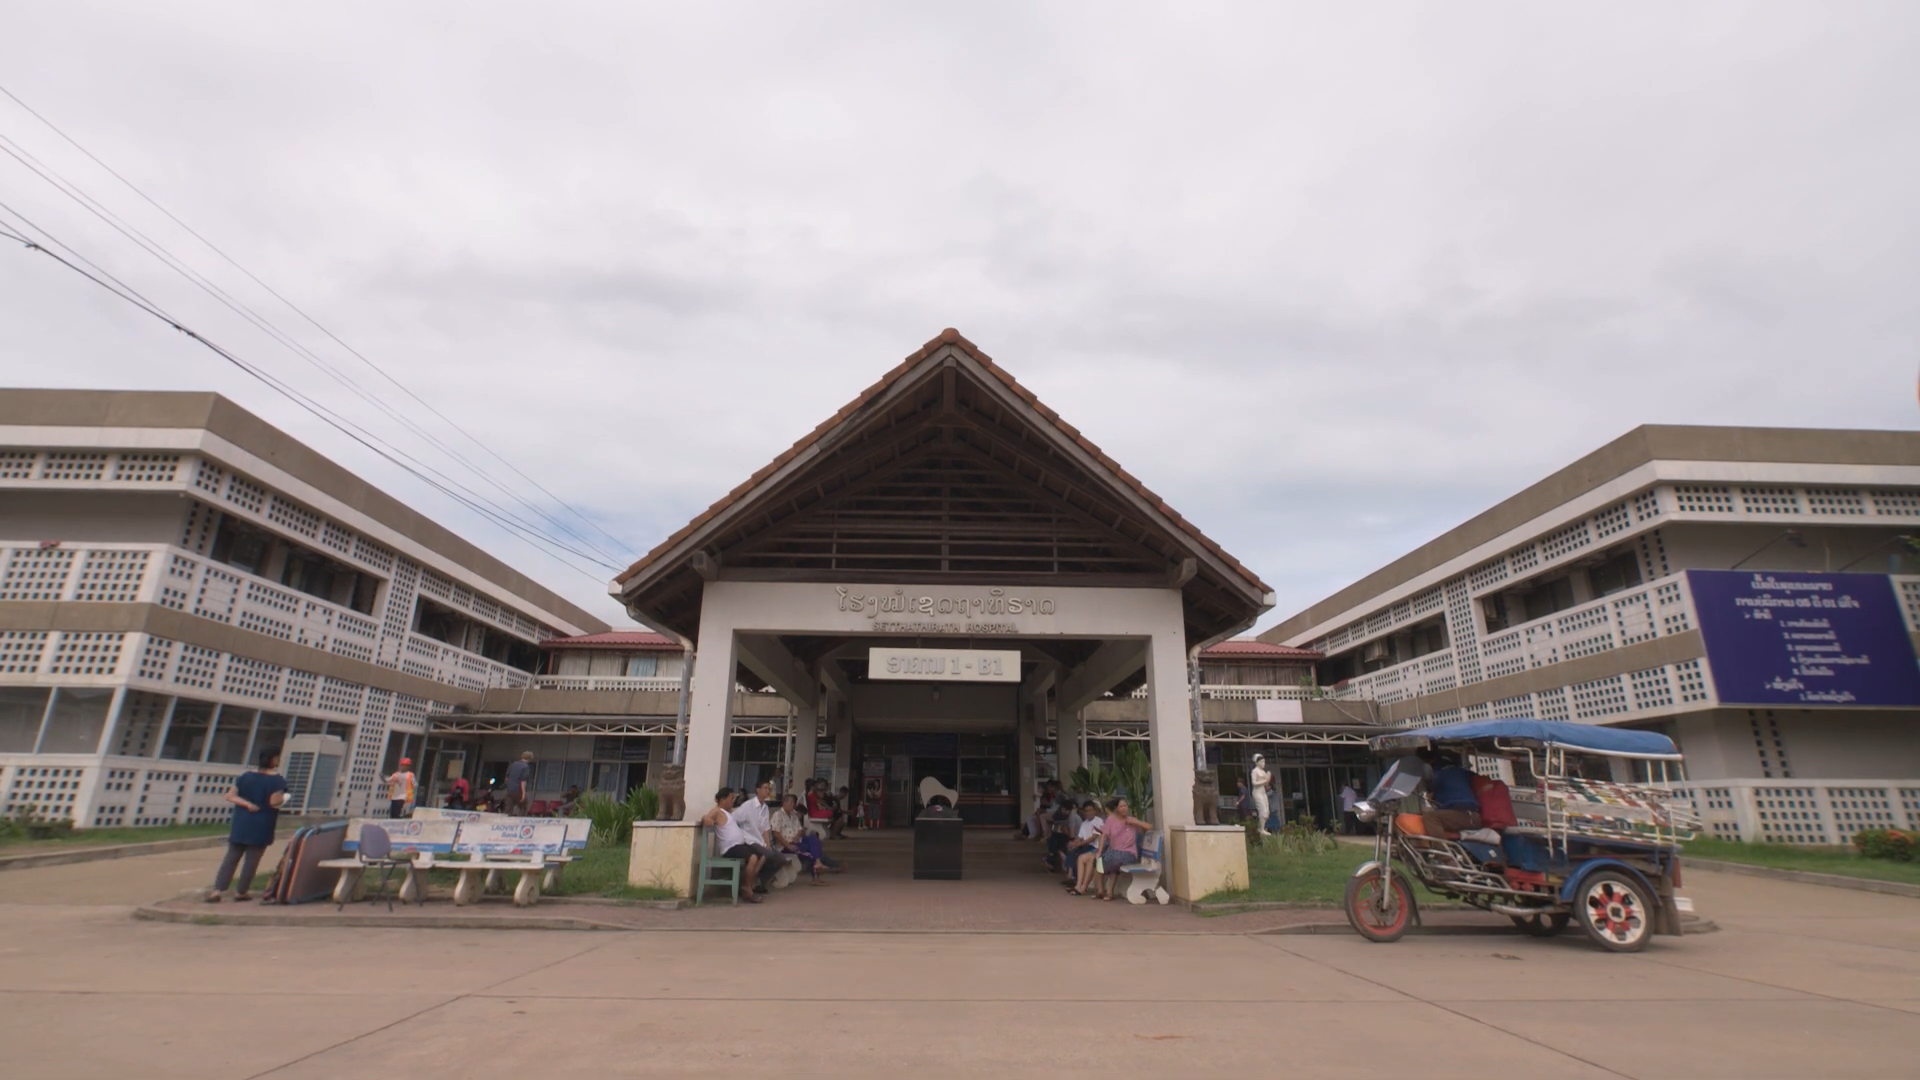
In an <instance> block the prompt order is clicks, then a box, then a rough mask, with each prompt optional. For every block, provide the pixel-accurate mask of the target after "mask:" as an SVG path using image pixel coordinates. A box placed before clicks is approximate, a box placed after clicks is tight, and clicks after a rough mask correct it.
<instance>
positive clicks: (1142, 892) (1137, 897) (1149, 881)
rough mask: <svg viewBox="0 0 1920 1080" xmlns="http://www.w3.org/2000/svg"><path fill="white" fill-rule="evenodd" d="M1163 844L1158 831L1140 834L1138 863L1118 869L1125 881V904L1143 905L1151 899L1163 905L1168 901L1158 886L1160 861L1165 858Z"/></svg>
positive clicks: (1166, 894) (1162, 889) (1161, 888)
mask: <svg viewBox="0 0 1920 1080" xmlns="http://www.w3.org/2000/svg"><path fill="white" fill-rule="evenodd" d="M1163 843H1164V840H1163V838H1162V837H1161V835H1160V831H1159V830H1158V829H1155V830H1153V831H1152V832H1148V833H1144V834H1142V835H1141V837H1140V861H1139V862H1137V863H1134V864H1133V865H1131V866H1123V867H1121V868H1120V873H1121V874H1122V875H1124V876H1125V877H1126V879H1127V903H1129V904H1144V903H1146V902H1147V900H1148V899H1149V898H1152V899H1153V900H1156V901H1158V902H1159V903H1161V904H1165V903H1166V902H1167V900H1168V899H1169V896H1168V893H1167V890H1166V889H1165V887H1163V886H1162V885H1161V884H1160V875H1161V866H1162V863H1161V860H1162V859H1163V858H1164V857H1165V852H1164V851H1163V849H1162V847H1161V845H1162V844H1163Z"/></svg>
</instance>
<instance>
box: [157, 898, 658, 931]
mask: <svg viewBox="0 0 1920 1080" xmlns="http://www.w3.org/2000/svg"><path fill="white" fill-rule="evenodd" d="M133 917H134V918H136V919H141V920H144V921H147V922H166V923H185V924H188V925H191V926H278V927H292V926H326V927H339V926H367V927H378V928H381V929H403V930H631V929H633V928H632V927H629V926H619V925H617V924H614V923H604V922H596V921H594V920H592V919H580V918H572V917H569V916H565V915H522V916H509V917H507V918H491V919H490V918H484V917H477V916H476V917H462V916H458V915H449V916H436V917H434V918H432V919H422V918H420V917H419V916H417V915H408V914H404V913H401V912H395V913H393V914H391V915H346V914H336V915H326V914H320V915H282V914H279V913H278V912H273V911H248V912H236V911H222V912H213V911H207V912H197V911H174V910H171V909H168V908H162V907H158V906H155V905H152V904H147V905H144V906H142V907H137V908H135V909H134V910H133Z"/></svg>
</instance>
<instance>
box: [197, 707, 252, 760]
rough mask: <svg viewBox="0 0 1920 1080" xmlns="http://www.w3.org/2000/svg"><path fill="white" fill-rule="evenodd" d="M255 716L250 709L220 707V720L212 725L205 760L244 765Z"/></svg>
mask: <svg viewBox="0 0 1920 1080" xmlns="http://www.w3.org/2000/svg"><path fill="white" fill-rule="evenodd" d="M257 715H259V714H257V713H256V712H254V710H252V709H242V708H237V707H235V706H232V705H222V706H221V707H220V720H219V722H218V723H217V724H215V725H214V729H213V739H212V741H211V744H210V745H209V747H208V749H207V760H208V761H214V762H219V763H220V764H222V765H244V764H246V761H247V744H248V743H249V742H251V741H253V721H254V718H255V717H256V716H257Z"/></svg>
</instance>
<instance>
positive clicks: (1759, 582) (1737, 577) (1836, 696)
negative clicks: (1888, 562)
mask: <svg viewBox="0 0 1920 1080" xmlns="http://www.w3.org/2000/svg"><path fill="white" fill-rule="evenodd" d="M1687 584H1688V586H1689V588H1690V589H1691V591H1692V593H1693V609H1694V614H1695V615H1696V616H1698V617H1699V620H1700V632H1701V635H1702V636H1703V637H1704V638H1705V639H1706V645H1707V662H1708V663H1709V664H1710V665H1712V668H1713V686H1714V690H1715V692H1716V693H1718V695H1719V697H1720V700H1721V701H1723V702H1725V703H1727V704H1730V705H1800V706H1821V705H1920V664H1917V663H1916V662H1915V660H1914V655H1913V639H1912V638H1911V637H1909V636H1908V634H1907V623H1906V619H1905V618H1904V617H1903V616H1902V615H1901V612H1900V602H1899V600H1898V599H1897V598H1896V597H1895V596H1894V594H1893V582H1892V581H1891V580H1889V579H1888V578H1887V577H1886V576H1884V575H1881V574H1798V573H1791V572H1788V571H1782V570H1756V571H1747V570H1689V571H1687Z"/></svg>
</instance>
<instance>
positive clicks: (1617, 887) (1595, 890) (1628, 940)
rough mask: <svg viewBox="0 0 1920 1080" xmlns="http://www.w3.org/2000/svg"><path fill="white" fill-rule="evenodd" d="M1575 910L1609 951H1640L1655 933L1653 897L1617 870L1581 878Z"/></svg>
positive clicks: (1592, 934)
mask: <svg viewBox="0 0 1920 1080" xmlns="http://www.w3.org/2000/svg"><path fill="white" fill-rule="evenodd" d="M1574 910H1575V911H1576V912H1578V913H1579V915H1580V927H1581V929H1583V930H1585V931H1586V932H1587V936H1588V937H1590V938H1592V939H1593V940H1594V941H1595V942H1597V943H1598V944H1599V945H1600V947H1601V948H1604V949H1607V950H1609V951H1612V952H1639V951H1640V950H1641V949H1644V948H1646V947H1647V941H1648V940H1649V939H1650V938H1652V937H1653V923H1654V916H1655V912H1656V909H1655V907H1654V904H1653V901H1652V900H1651V899H1650V898H1649V897H1648V896H1647V893H1646V890H1645V889H1643V888H1642V887H1641V885H1640V883H1639V882H1637V881H1635V880H1633V879H1632V878H1631V877H1628V876H1627V875H1625V874H1622V873H1619V872H1617V871H1614V870H1599V871H1595V872H1594V874H1593V875H1592V876H1591V877H1589V878H1587V879H1586V880H1585V881H1583V882H1581V883H1580V893H1579V895H1578V896H1577V897H1576V898H1575V899H1574Z"/></svg>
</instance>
